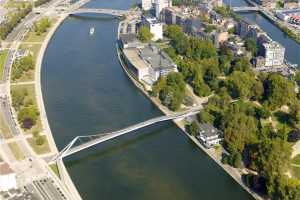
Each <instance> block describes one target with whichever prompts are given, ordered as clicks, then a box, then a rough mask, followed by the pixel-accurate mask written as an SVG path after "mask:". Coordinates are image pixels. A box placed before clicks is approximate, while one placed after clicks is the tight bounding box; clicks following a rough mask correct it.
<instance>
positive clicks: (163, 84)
mask: <svg viewBox="0 0 300 200" xmlns="http://www.w3.org/2000/svg"><path fill="white" fill-rule="evenodd" d="M158 94H159V99H160V100H161V102H162V104H163V105H165V106H167V107H168V108H169V109H170V110H177V109H178V108H179V107H180V105H181V104H182V101H183V98H184V95H185V82H184V79H183V77H182V75H181V74H180V73H170V74H168V76H167V77H162V78H160V79H159V81H157V83H156V84H155V85H154V86H153V91H152V95H153V96H157V95H158Z"/></svg>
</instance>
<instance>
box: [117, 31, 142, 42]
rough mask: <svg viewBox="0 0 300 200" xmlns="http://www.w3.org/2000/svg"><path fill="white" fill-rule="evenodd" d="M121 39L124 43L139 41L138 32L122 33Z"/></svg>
mask: <svg viewBox="0 0 300 200" xmlns="http://www.w3.org/2000/svg"><path fill="white" fill-rule="evenodd" d="M120 40H121V42H122V43H123V44H129V43H135V42H138V39H137V37H136V34H134V33H128V34H121V35H120Z"/></svg>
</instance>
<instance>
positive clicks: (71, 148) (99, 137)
mask: <svg viewBox="0 0 300 200" xmlns="http://www.w3.org/2000/svg"><path fill="white" fill-rule="evenodd" d="M199 111H200V108H194V109H191V110H188V111H184V112H180V113H176V114H173V115H169V116H168V115H167V116H161V117H156V118H153V119H149V120H147V121H144V122H141V123H138V124H135V125H132V126H129V127H127V128H124V129H122V130H119V131H115V132H111V133H105V134H96V135H90V136H78V137H76V138H74V139H73V140H72V141H71V142H70V143H69V145H67V146H66V147H65V148H64V149H63V150H62V151H61V152H60V153H59V154H58V155H57V156H56V157H55V158H54V159H53V160H52V161H55V160H58V159H62V158H64V157H67V156H70V155H72V154H74V153H76V152H79V151H82V150H84V149H87V148H90V147H92V146H94V145H97V144H99V143H102V142H105V141H108V140H110V139H113V138H116V137H119V136H122V135H125V134H127V133H129V132H132V131H135V130H138V129H141V128H143V127H146V126H149V125H152V124H155V123H159V122H163V121H167V120H173V119H179V118H185V117H188V116H191V115H195V114H197V113H199ZM103 135H104V136H103ZM80 138H94V139H91V140H90V141H88V142H85V143H83V144H80V145H77V146H75V143H76V142H77V141H78V140H79V139H80Z"/></svg>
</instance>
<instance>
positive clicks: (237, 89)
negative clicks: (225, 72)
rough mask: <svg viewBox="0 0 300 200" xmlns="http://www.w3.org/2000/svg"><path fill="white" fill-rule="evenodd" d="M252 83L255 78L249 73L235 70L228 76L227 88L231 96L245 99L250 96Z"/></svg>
mask: <svg viewBox="0 0 300 200" xmlns="http://www.w3.org/2000/svg"><path fill="white" fill-rule="evenodd" d="M254 84H255V79H254V77H253V76H252V75H251V74H249V73H245V72H240V71H235V72H234V73H233V74H231V75H230V76H229V79H228V81H227V88H228V91H229V94H230V95H231V97H232V98H242V99H247V98H249V97H251V89H252V88H253V86H254Z"/></svg>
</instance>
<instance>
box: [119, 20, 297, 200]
mask: <svg viewBox="0 0 300 200" xmlns="http://www.w3.org/2000/svg"><path fill="white" fill-rule="evenodd" d="M229 17H233V16H232V15H229ZM144 32H145V31H143V32H142V34H143V36H147V35H149V34H144ZM118 34H119V32H118ZM164 35H165V36H166V37H167V38H168V41H170V43H169V45H167V46H165V48H164V49H163V50H164V51H165V52H166V53H167V54H168V55H169V57H170V58H171V59H172V60H173V61H174V62H175V63H176V64H177V67H178V71H179V72H178V73H176V72H173V73H170V74H168V75H167V76H166V77H161V78H160V79H159V80H158V81H157V82H156V83H155V84H154V86H153V87H152V90H151V91H147V90H146V89H145V88H146V87H145V86H144V84H143V83H142V82H139V81H137V79H136V78H134V76H135V75H134V74H132V73H131V72H130V69H127V67H126V65H125V64H124V63H123V61H122V56H123V54H122V50H121V49H119V47H117V50H118V56H119V61H120V63H121V65H122V67H123V69H124V71H125V72H126V74H127V75H128V76H129V78H130V79H131V80H132V81H133V82H134V83H135V85H136V86H138V88H139V89H141V90H142V91H143V93H144V94H145V95H146V96H147V97H148V98H149V99H150V100H151V101H152V102H153V103H154V104H155V105H156V106H157V107H158V108H159V109H160V110H161V111H162V112H164V113H165V114H170V113H172V112H173V111H176V110H180V109H181V108H182V105H183V104H184V103H183V99H184V95H185V94H186V93H185V90H186V86H187V87H188V88H189V87H190V88H191V89H192V92H193V93H194V95H196V96H198V97H199V98H207V99H208V102H207V103H206V105H205V107H204V109H203V110H202V111H201V112H200V113H199V114H198V115H197V121H198V122H200V123H209V124H212V125H213V126H214V127H216V128H218V129H219V130H221V131H222V132H223V134H224V143H223V145H222V146H219V148H217V149H221V152H223V153H221V154H219V155H218V153H216V152H217V151H215V150H210V149H205V148H204V147H203V146H202V145H201V144H200V143H199V141H198V140H197V139H196V137H195V135H194V134H195V133H192V132H187V131H188V130H193V129H192V128H195V127H192V128H189V127H190V126H191V125H193V123H192V124H190V122H179V121H175V123H176V125H177V126H178V127H180V128H181V129H182V130H183V131H184V132H185V133H186V134H187V135H188V137H189V138H190V139H192V140H193V141H194V142H195V143H196V144H197V143H199V145H200V146H199V145H198V144H197V145H198V146H199V147H200V148H202V149H203V150H204V151H205V152H206V153H208V154H209V155H210V156H211V157H212V158H213V159H214V160H215V161H216V162H217V163H218V164H220V166H221V167H222V168H223V169H225V171H227V172H228V173H229V174H230V175H231V176H232V177H233V178H234V179H235V180H236V181H237V182H238V183H239V184H240V185H242V186H243V188H245V189H246V190H247V191H248V192H250V193H251V194H252V195H253V196H254V197H255V198H256V199H262V198H272V199H291V200H292V199H297V198H299V197H300V193H299V192H300V182H299V180H297V179H296V177H294V178H292V177H291V173H290V170H291V169H292V168H291V153H292V145H293V143H290V142H288V137H289V135H290V133H291V132H292V131H297V130H298V128H299V127H300V99H299V97H300V95H298V93H297V92H295V87H296V84H297V83H298V82H299V81H298V82H297V81H295V80H298V78H300V74H299V72H297V74H298V76H299V77H298V78H297V76H296V77H293V78H291V79H288V78H286V77H283V76H282V75H280V74H275V73H270V74H266V73H259V72H258V73H255V72H254V71H253V70H252V69H251V64H250V58H249V57H246V56H238V57H236V56H234V55H233V53H232V51H231V50H230V49H229V48H227V47H225V46H221V47H220V48H219V49H216V48H215V47H214V46H213V45H212V43H211V42H210V41H209V40H201V39H198V38H195V37H193V36H187V35H186V34H184V33H183V31H182V28H181V27H180V26H177V25H169V26H167V28H166V29H165V31H164ZM138 37H139V38H144V39H145V38H147V40H144V41H147V42H148V41H149V37H151V35H149V37H141V36H138ZM118 38H119V35H118ZM247 44H248V49H249V50H253V52H252V53H255V52H254V50H255V49H253V48H252V47H253V45H252V42H251V41H248V43H247ZM119 51H121V53H120V52H119ZM299 80H300V79H299ZM298 114H299V115H298ZM196 132H197V131H196ZM219 152H220V151H219ZM294 166H295V164H294Z"/></svg>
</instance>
